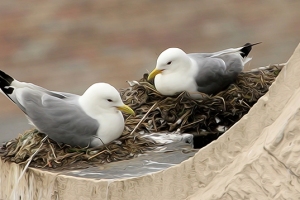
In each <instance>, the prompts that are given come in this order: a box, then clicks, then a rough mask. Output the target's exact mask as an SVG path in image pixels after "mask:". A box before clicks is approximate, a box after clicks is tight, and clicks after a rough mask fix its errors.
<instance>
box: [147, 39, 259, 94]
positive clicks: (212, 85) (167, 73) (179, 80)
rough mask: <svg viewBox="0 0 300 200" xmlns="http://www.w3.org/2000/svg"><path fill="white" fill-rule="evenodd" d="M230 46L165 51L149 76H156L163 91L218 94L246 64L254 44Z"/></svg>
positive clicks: (158, 85)
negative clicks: (211, 50)
mask: <svg viewBox="0 0 300 200" xmlns="http://www.w3.org/2000/svg"><path fill="white" fill-rule="evenodd" d="M256 44H259V43H255V44H250V43H247V44H245V45H244V46H242V47H238V48H230V49H226V50H223V51H218V52H215V53H191V54H186V53H185V52H184V51H183V50H181V49H179V48H169V49H167V50H165V51H163V52H162V53H161V54H160V55H159V57H158V59H157V63H156V67H155V69H154V70H153V71H152V72H151V73H150V74H149V76H148V80H151V79H153V78H155V79H154V84H155V87H156V89H157V90H158V91H159V92H160V93H161V94H163V95H167V96H170V95H175V94H177V93H180V92H183V91H187V92H189V93H190V95H191V96H192V97H193V98H195V99H197V98H200V97H201V94H199V92H202V93H206V94H216V93H218V92H220V91H221V90H223V89H225V88H226V87H227V86H228V85H230V84H231V83H233V82H234V81H235V79H236V77H237V75H238V74H239V73H240V72H241V71H242V70H243V69H244V65H245V64H246V63H247V62H248V61H250V60H251V58H247V56H248V54H249V52H250V51H251V49H252V46H253V45H256Z"/></svg>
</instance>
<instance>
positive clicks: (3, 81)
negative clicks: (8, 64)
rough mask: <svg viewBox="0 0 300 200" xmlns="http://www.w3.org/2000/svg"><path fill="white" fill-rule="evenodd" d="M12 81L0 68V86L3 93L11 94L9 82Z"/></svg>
mask: <svg viewBox="0 0 300 200" xmlns="http://www.w3.org/2000/svg"><path fill="white" fill-rule="evenodd" d="M13 81H14V79H13V78H12V77H11V76H9V75H8V74H6V73H5V72H3V71H2V70H0V88H1V90H2V91H3V92H4V93H5V94H11V93H12V92H13V88H9V87H7V86H10V84H11V83H12V82H13Z"/></svg>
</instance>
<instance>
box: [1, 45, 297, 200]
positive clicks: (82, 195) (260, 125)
mask: <svg viewBox="0 0 300 200" xmlns="http://www.w3.org/2000/svg"><path fill="white" fill-rule="evenodd" d="M299 77H300V45H299V46H298V47H297V49H296V50H295V52H294V54H293V55H292V57H291V58H290V60H289V61H288V63H287V65H286V66H285V67H284V68H283V70H282V71H281V73H280V74H279V76H278V77H277V79H276V81H275V82H274V83H273V85H272V86H271V87H270V90H269V92H268V93H267V94H266V95H264V96H263V97H262V98H261V99H259V101H258V102H257V103H256V104H255V105H254V106H253V107H252V108H251V110H250V111H249V113H248V114H247V115H245V116H244V117H243V118H242V119H241V120H240V121H239V122H237V123H236V124H235V125H234V126H233V127H232V128H231V129H229V130H228V131H227V132H226V133H225V134H224V135H222V136H221V137H220V138H219V139H218V140H216V141H214V142H212V143H211V144H209V145H208V146H206V147H204V148H203V149H201V150H199V152H197V153H196V154H195V156H193V157H192V158H189V159H188V160H186V161H183V162H182V163H180V164H178V165H175V166H172V167H170V168H168V169H165V170H162V171H159V172H155V173H150V174H148V175H144V176H140V177H134V178H124V179H101V180H96V179H87V178H78V177H75V176H66V175H62V174H60V173H58V172H57V173H54V172H47V171H43V170H40V169H34V168H29V170H28V171H27V172H26V174H25V175H24V177H23V178H22V179H21V180H20V182H19V184H18V185H17V184H16V181H17V179H18V177H19V175H20V173H21V171H22V168H21V167H19V165H17V164H14V163H8V162H6V163H4V162H3V161H0V168H1V172H0V173H1V174H0V188H1V193H0V199H9V195H10V194H11V193H12V191H13V187H14V186H16V185H17V188H16V189H15V192H14V195H15V198H16V199H19V197H20V196H21V197H22V198H21V199H22V200H23V199H30V200H35V199H39V200H40V199H93V200H94V199H116V200H119V199H130V200H133V199H139V200H140V199H147V200H150V199H155V200H158V199H164V200H166V199H172V200H177V199H178V200H179V199H300V179H299V177H300V167H299V166H300V159H299V153H300V78H299Z"/></svg>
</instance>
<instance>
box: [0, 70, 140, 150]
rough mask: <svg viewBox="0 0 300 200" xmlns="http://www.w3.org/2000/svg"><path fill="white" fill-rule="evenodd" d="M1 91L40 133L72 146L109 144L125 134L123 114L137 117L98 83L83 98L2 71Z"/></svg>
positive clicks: (108, 87) (114, 92)
mask: <svg viewBox="0 0 300 200" xmlns="http://www.w3.org/2000/svg"><path fill="white" fill-rule="evenodd" d="M0 88H1V92H2V93H4V95H6V97H8V98H9V99H10V100H11V101H12V102H13V103H15V104H16V105H17V106H18V107H19V108H20V109H21V110H22V111H23V112H24V113H25V115H26V116H27V118H28V120H29V123H30V124H32V125H33V126H35V127H36V129H37V130H38V131H39V132H41V133H44V134H46V135H48V136H49V138H51V139H53V140H55V141H56V142H60V143H65V144H69V145H71V146H80V147H87V146H90V147H96V146H102V145H104V144H108V143H109V142H111V141H113V140H115V139H117V138H119V137H120V136H121V135H122V132H123V130H124V117H123V115H122V113H121V111H122V112H125V113H128V114H131V115H134V114H135V113H134V111H133V110H132V109H131V108H130V107H129V106H127V105H125V104H124V103H123V102H122V99H121V97H120V94H119V92H118V91H117V90H116V89H115V88H114V87H113V86H111V85H109V84H107V83H95V84H93V85H92V86H90V87H89V88H88V89H87V90H86V91H85V92H84V94H83V95H82V96H80V95H76V94H70V93H64V92H56V91H50V90H47V89H45V88H42V87H40V86H37V85H34V84H32V83H26V82H20V81H17V80H16V79H14V78H12V77H11V76H9V75H8V74H6V73H5V72H3V71H1V70H0Z"/></svg>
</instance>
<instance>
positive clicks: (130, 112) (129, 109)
mask: <svg viewBox="0 0 300 200" xmlns="http://www.w3.org/2000/svg"><path fill="white" fill-rule="evenodd" d="M117 109H118V110H120V111H122V112H124V113H128V114H130V115H133V116H135V112H134V111H133V110H132V109H131V108H130V107H129V106H127V105H125V104H124V105H123V106H117Z"/></svg>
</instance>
